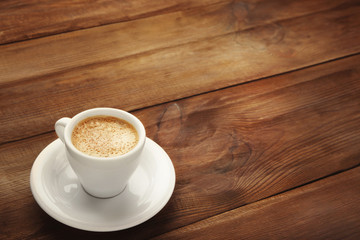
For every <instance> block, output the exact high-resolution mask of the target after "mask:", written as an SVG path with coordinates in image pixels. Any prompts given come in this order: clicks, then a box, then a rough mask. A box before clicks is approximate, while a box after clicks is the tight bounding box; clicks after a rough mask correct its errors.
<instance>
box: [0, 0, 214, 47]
mask: <svg viewBox="0 0 360 240" xmlns="http://www.w3.org/2000/svg"><path fill="white" fill-rule="evenodd" d="M216 2H218V1H216V0H214V1H212V0H202V1H192V0H176V1H164V0H161V1H142V0H137V1H116V0H108V1H89V0H80V1H76V2H75V1H71V0H66V1H61V2H59V1H53V0H43V1H35V0H28V1H26V2H24V1H9V0H7V1H6V0H5V1H1V2H0V19H1V21H0V44H5V43H10V42H14V41H22V40H27V39H32V38H39V37H44V36H48V35H54V34H58V33H63V32H69V31H75V30H79V29H84V28H91V27H96V26H101V25H104V24H112V23H117V22H123V21H129V20H134V19H138V18H144V17H148V16H154V15H158V14H164V13H169V12H174V11H180V10H184V9H188V8H194V7H199V6H202V5H207V4H213V3H216Z"/></svg>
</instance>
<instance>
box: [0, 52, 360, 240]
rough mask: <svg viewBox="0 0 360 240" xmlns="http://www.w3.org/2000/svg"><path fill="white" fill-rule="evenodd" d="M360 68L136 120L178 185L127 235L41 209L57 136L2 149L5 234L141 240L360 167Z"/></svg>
mask: <svg viewBox="0 0 360 240" xmlns="http://www.w3.org/2000/svg"><path fill="white" fill-rule="evenodd" d="M359 59H360V56H353V57H349V58H346V59H343V60H338V61H336V62H330V63H326V64H322V65H318V66H315V67H311V68H307V69H303V70H301V71H295V72H291V73H288V74H284V75H281V76H277V77H273V78H269V79H263V80H259V81H255V82H251V83H247V84H243V85H239V86H236V87H231V88H227V89H223V90H219V91H215V92H211V93H207V94H202V95H199V96H195V97H191V98H187V99H183V100H179V101H175V102H171V103H167V104H162V105H159V106H156V107H151V108H147V109H142V110H139V111H135V112H134V114H135V115H136V116H138V117H139V118H140V119H141V120H142V121H143V122H144V124H145V126H146V130H147V135H148V137H150V138H151V139H154V140H155V141H156V142H158V143H159V144H160V145H161V146H162V147H163V148H164V149H165V150H166V151H167V153H168V154H169V156H170V157H171V159H172V161H173V163H174V165H175V169H176V174H177V180H176V187H175V192H174V194H173V196H172V198H171V200H170V202H169V203H168V205H167V206H166V207H165V209H164V210H163V211H161V212H160V213H159V214H158V215H157V216H155V217H154V218H152V219H151V220H149V221H147V222H146V223H143V224H142V225H141V226H138V227H135V228H132V229H129V230H126V231H121V232H115V233H110V234H93V233H89V232H84V231H78V230H75V229H72V228H69V227H66V226H64V225H63V224H60V223H57V222H56V221H55V220H51V218H50V217H48V216H47V215H46V214H45V213H43V212H42V211H41V210H40V208H39V207H37V205H36V203H35V201H34V200H33V198H32V196H31V193H30V189H29V182H28V181H29V174H30V166H31V164H32V162H33V161H34V159H35V158H36V156H37V154H38V153H39V152H40V150H41V149H42V148H43V147H45V146H46V145H47V144H49V143H50V142H51V141H52V140H53V139H55V134H54V132H51V133H48V134H43V135H39V136H36V137H32V138H28V139H24V140H21V141H16V142H11V143H6V144H2V145H0V152H1V153H2V154H1V155H0V158H1V159H0V176H1V181H0V190H1V193H2V194H1V196H0V197H1V202H2V204H1V205H0V212H2V213H3V212H4V216H6V218H5V219H7V221H6V223H7V224H5V225H3V227H2V231H1V232H0V233H1V234H3V235H4V236H5V237H6V236H10V235H11V236H14V235H15V236H14V237H15V238H25V236H28V237H33V238H35V237H37V238H41V237H44V238H51V237H53V236H54V235H56V236H57V237H58V238H66V236H67V235H68V234H70V235H72V236H76V237H79V238H80V239H84V238H86V239H96V238H105V239H111V238H119V237H124V238H126V237H130V236H131V237H134V238H142V239H144V238H149V237H151V236H157V235H160V234H163V233H166V232H169V231H171V230H174V229H177V228H179V227H183V226H186V225H188V224H191V223H194V222H197V221H200V220H203V219H206V218H209V217H212V216H215V215H217V214H221V213H223V212H227V211H229V210H232V209H235V208H238V207H241V206H243V205H246V204H249V203H253V202H256V201H258V200H260V199H264V198H267V197H269V196H272V195H275V194H277V193H280V192H284V191H286V190H289V189H292V188H295V187H297V186H301V185H303V184H306V183H308V182H311V181H314V180H317V179H319V178H323V177H326V176H329V175H331V174H334V173H336V172H338V171H343V170H346V169H349V168H352V167H354V166H357V165H359V164H360V158H359V155H360V101H359V99H360V84H359V79H360V78H359V76H360V66H359V64H358V62H359ZM19 213H23V214H20V215H19ZM159 225H161V226H162V227H161V228H154V227H152V226H159ZM17 229H21V231H17ZM53 234H54V235H53ZM0 237H1V236H0Z"/></svg>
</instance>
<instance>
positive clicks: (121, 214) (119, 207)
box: [30, 138, 175, 232]
mask: <svg viewBox="0 0 360 240" xmlns="http://www.w3.org/2000/svg"><path fill="white" fill-rule="evenodd" d="M30 186H31V191H32V193H33V195H34V198H35V200H36V201H37V202H38V204H39V205H40V207H41V208H42V209H43V210H44V211H45V212H46V213H47V214H49V215H50V216H51V217H53V218H55V219H56V220H58V221H60V222H62V223H64V224H66V225H69V226H71V227H74V228H78V229H82V230H88V231H96V232H108V231H116V230H122V229H126V228H130V227H133V226H136V225H138V224H140V223H143V222H145V221H146V220H148V219H150V218H151V217H153V216H154V215H155V214H157V213H158V212H159V211H160V210H161V209H162V208H163V207H164V206H165V205H166V203H167V202H168V201H169V199H170V197H171V195H172V193H173V191H174V187H175V170H174V166H173V164H172V162H171V160H170V158H169V156H168V155H167V154H166V152H165V151H164V150H163V149H162V148H161V147H160V146H159V145H158V144H156V143H155V142H154V141H152V140H151V139H149V138H147V139H146V143H145V148H144V151H143V153H142V159H141V163H140V166H139V167H138V168H137V170H136V171H135V173H134V175H133V176H132V177H131V179H130V180H129V183H128V185H127V186H126V188H125V190H124V191H123V192H122V193H121V194H119V195H118V196H116V197H113V198H108V199H99V198H95V197H92V196H90V195H88V194H87V193H85V191H84V190H83V188H82V187H81V185H80V183H79V181H78V179H77V177H76V175H75V173H74V172H73V170H72V169H71V167H70V165H69V164H68V162H67V160H66V158H65V146H64V145H63V143H62V142H61V140H60V139H57V140H55V141H54V142H52V143H51V144H49V145H48V146H47V147H46V148H45V149H44V150H43V151H42V152H41V153H40V154H39V156H38V157H37V158H36V160H35V162H34V164H33V167H32V169H31V174H30Z"/></svg>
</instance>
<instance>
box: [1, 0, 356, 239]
mask: <svg viewBox="0 0 360 240" xmlns="http://www.w3.org/2000/svg"><path fill="white" fill-rule="evenodd" d="M94 107H115V108H120V109H124V110H127V111H130V112H132V113H133V114H134V115H136V116H137V117H139V118H140V120H142V121H143V122H144V125H145V127H146V131H147V136H148V137H149V138H151V139H153V140H154V141H155V142H157V143H158V144H159V145H160V146H162V147H163V149H164V150H165V151H166V152H167V153H168V155H169V156H170V158H171V160H172V162H173V164H174V167H175V171H176V185H175V190H174V193H173V195H172V197H171V199H170V201H169V202H168V203H167V205H166V206H165V207H164V208H163V209H162V210H161V211H160V212H159V213H158V214H157V215H156V216H154V217H153V218H151V219H150V220H148V221H146V222H145V223H142V224H140V225H138V226H136V227H133V228H130V229H126V230H122V231H115V232H107V233H95V232H88V231H83V230H78V229H75V228H72V227H69V226H66V225H64V224H62V223H60V222H58V221H56V220H54V219H53V218H51V217H50V216H49V215H47V214H46V213H45V212H44V211H43V210H42V209H41V208H40V207H39V205H38V204H37V202H36V201H35V199H34V197H33V196H32V193H31V190H30V182H29V181H30V180H29V177H30V171H31V167H32V164H33V163H34V161H35V159H36V157H37V156H38V154H39V153H40V152H41V150H42V149H44V148H45V147H46V146H47V145H48V144H50V143H51V142H52V141H54V140H55V139H56V138H57V136H56V134H55V132H54V123H55V121H56V120H57V119H59V118H61V117H64V116H67V117H72V116H74V115H75V114H76V113H78V112H80V111H83V110H85V109H89V108H94ZM0 114H1V117H0V193H1V194H0V239H73V238H74V239H149V238H154V239H360V1H359V0H335V1H334V0H317V1H312V0H306V1H295V0H274V1H261V0H246V1H227V0H222V1H221V0H201V1H195V0H174V1H165V0H158V1H150V0H148V1H145V0H132V1H130V0H126V1H115V0H106V1H89V0H77V1H73V0H63V1H54V0H42V1H34V0H28V1H20V0H18V1H10V0H4V1H1V2H0Z"/></svg>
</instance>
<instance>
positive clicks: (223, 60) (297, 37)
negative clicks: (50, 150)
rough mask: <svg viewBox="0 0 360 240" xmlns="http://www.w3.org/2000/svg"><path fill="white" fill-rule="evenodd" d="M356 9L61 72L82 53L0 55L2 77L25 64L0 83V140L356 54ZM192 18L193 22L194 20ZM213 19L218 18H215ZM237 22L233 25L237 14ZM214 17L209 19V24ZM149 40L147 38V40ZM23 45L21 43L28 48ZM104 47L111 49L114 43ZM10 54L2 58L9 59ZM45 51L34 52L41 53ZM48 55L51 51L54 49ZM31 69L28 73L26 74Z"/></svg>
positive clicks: (351, 6) (349, 6) (358, 19)
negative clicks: (93, 111) (90, 112)
mask: <svg viewBox="0 0 360 240" xmlns="http://www.w3.org/2000/svg"><path fill="white" fill-rule="evenodd" d="M210 9H211V10H212V11H215V12H213V13H214V16H223V14H222V13H223V11H225V12H227V13H229V11H228V10H226V9H227V8H226V7H225V8H224V9H222V8H221V9H220V10H219V9H216V8H215V9H214V8H213V7H212V8H210ZM208 10H209V9H208ZM358 10H359V7H358V6H356V4H352V3H349V4H345V5H344V6H342V7H341V8H336V9H331V10H327V11H321V12H319V13H314V14H310V15H307V16H304V17H297V18H291V19H285V20H280V21H278V22H276V23H270V24H267V25H262V26H257V27H254V28H250V29H247V30H244V31H239V32H235V33H228V34H225V35H223V36H218V37H212V38H209V39H202V40H199V41H194V42H191V43H187V44H180V45H178V46H173V47H165V48H161V49H153V50H151V51H150V50H149V51H147V50H144V49H143V50H142V51H144V52H141V53H131V54H133V55H129V56H125V57H124V58H121V57H120V58H119V59H117V58H116V59H113V60H107V59H101V58H102V55H101V54H100V55H97V54H95V53H91V52H90V53H91V54H90V55H92V54H93V55H92V57H91V58H99V59H101V61H103V60H104V62H101V61H100V62H98V63H93V64H90V65H85V66H77V67H75V68H73V69H65V70H62V68H63V65H62V62H66V59H69V61H76V60H70V59H77V58H78V57H79V56H81V55H79V56H78V55H77V54H78V53H77V52H72V51H70V52H69V54H68V55H67V54H65V56H67V57H68V58H62V57H60V60H59V61H55V62H57V65H56V66H54V67H53V68H52V67H51V64H52V63H53V62H51V61H50V62H49V63H45V60H44V61H40V62H38V63H39V64H38V66H37V64H29V68H27V67H26V65H27V63H29V62H37V60H34V58H35V59H37V57H36V56H34V57H33V58H32V57H30V55H28V58H27V59H25V60H24V59H23V58H20V59H17V58H12V59H13V61H11V63H12V64H6V61H4V60H3V63H4V62H5V64H2V65H0V68H1V66H2V67H3V69H2V70H1V72H3V73H5V74H4V77H3V79H5V78H6V76H15V75H16V74H17V73H16V72H17V70H16V69H14V68H13V66H15V65H16V64H14V63H15V59H17V61H18V62H19V64H20V65H22V67H21V68H20V69H19V71H18V72H19V74H20V75H21V76H18V77H14V78H13V79H12V80H7V81H5V82H3V85H2V86H1V88H0V113H1V115H2V116H5V117H3V118H1V119H0V142H7V141H12V140H16V139H20V138H23V137H28V136H32V135H35V134H39V133H42V132H47V131H50V130H52V129H53V124H54V122H55V121H56V120H57V119H58V118H60V117H62V116H64V115H67V116H72V115H74V114H75V113H77V112H79V111H81V110H84V109H87V108H92V107H96V106H111V107H117V108H122V109H125V110H134V109H139V108H144V107H148V106H152V105H154V104H160V103H163V102H166V101H171V100H174V99H179V98H184V97H188V96H192V95H194V94H200V93H203V92H207V91H212V90H216V89H219V88H223V87H227V86H231V85H234V84H238V83H242V82H246V81H251V80H254V79H258V78H262V77H267V76H271V75H274V74H279V73H282V72H286V71H291V70H294V69H297V68H302V67H304V66H307V65H309V64H310V65H311V64H317V63H319V62H323V61H328V60H330V59H333V58H338V57H342V56H345V55H349V54H354V53H357V52H359V50H360V46H359V44H358V42H359V41H360V39H359V38H360V33H359V31H356V30H357V28H358V23H359V22H360V16H359V14H357V13H358ZM210 12H211V11H210ZM217 13H218V14H219V15H218V14H217ZM204 14H205V13H204ZM208 14H209V16H212V15H211V14H210V13H208ZM205 15H206V14H205ZM174 16H176V15H174ZM174 16H173V17H174ZM190 16H192V17H189V18H190V19H192V18H193V17H194V15H191V14H190ZM177 17H179V16H177ZM194 18H195V19H197V18H196V17H194ZM159 19H163V18H160V17H159ZM174 19H175V18H174ZM180 19H188V17H186V16H184V18H180ZM206 19H207V18H206ZM211 19H214V20H218V18H217V17H214V18H211ZM163 20H164V19H163ZM154 21H155V20H154ZM178 21H179V20H178ZM184 21H185V22H187V20H184ZM234 21H235V22H234V23H236V22H237V18H236V19H235V20H234ZM194 22H196V21H194ZM211 22H212V21H210V20H209V22H208V23H211ZM152 23H154V22H152ZM226 25H228V24H220V26H226ZM329 25H331V26H332V27H331V28H330V29H329V28H328V27H327V26H329ZM309 26H310V27H309ZM220 28H221V27H220ZM208 32H211V31H208ZM185 33H186V31H184V32H183V34H185ZM74 34H79V32H76V33H74ZM80 35H81V34H80ZM163 36H164V35H163ZM125 39H129V38H125ZM149 39H151V38H149ZM156 39H158V38H156ZM164 39H165V38H163V39H162V41H165V40H164ZM167 39H168V38H167ZM34 41H35V40H34ZM41 41H45V39H41ZM84 41H85V40H84ZM149 41H150V43H151V41H152V40H149ZM149 41H148V42H149ZM182 41H183V40H182ZM29 42H30V41H29ZM55 42H56V41H55ZM70 42H71V41H70ZM70 42H69V43H70ZM185 42H186V41H185ZM44 43H45V42H44ZM85 43H86V41H85ZM138 43H139V42H138ZM26 44H27V43H24V45H23V47H24V49H23V51H25V52H26ZM118 44H120V43H118ZM85 45H86V47H87V46H88V45H87V44H85ZM175 45H176V43H175ZM75 46H78V45H76V44H75ZM133 46H134V47H135V46H136V45H133ZM10 47H11V46H10ZM44 48H45V47H44ZM49 49H52V48H49ZM54 49H56V48H54ZM104 49H111V51H112V50H113V51H114V52H116V48H114V49H112V48H107V47H104ZM120 49H123V48H120ZM20 50H21V48H18V49H17V50H16V51H12V54H15V55H16V53H17V52H21V51H20ZM62 50H64V49H63V48H60V49H58V50H57V51H62ZM102 50H103V49H102ZM49 51H50V50H49ZM108 51H110V50H108ZM108 51H105V52H108ZM4 52H6V51H4ZM4 52H3V53H4ZM10 52H11V51H10ZM10 52H8V53H7V56H8V57H7V58H3V59H10V58H11V56H12V54H10ZM64 52H66V51H65V50H64ZM99 52H101V51H99ZM43 53H44V52H42V51H40V50H39V53H38V55H41V54H43ZM96 53H98V52H96ZM38 55H37V56H38ZM50 55H51V56H53V53H51V54H50ZM2 56H4V55H2ZM19 56H21V54H20V55H18V57H19ZM43 59H46V57H45V58H43ZM49 59H53V58H49ZM78 59H80V60H79V62H78V63H81V62H82V61H83V60H81V59H82V58H78ZM84 61H86V60H84ZM60 62H61V63H60ZM24 63H25V64H24ZM40 63H41V64H40ZM42 64H45V68H44V69H45V70H44V71H45V72H42V73H41V74H43V75H39V76H35V75H33V76H32V74H36V72H41V71H42V70H41V69H42V68H41V66H42ZM71 64H75V62H72V63H71ZM71 64H70V65H71ZM84 64H89V62H85V63H84ZM70 65H69V66H70ZM80 65H81V64H80ZM4 66H5V67H4ZM30 66H31V67H30ZM69 66H68V67H69ZM32 67H34V71H33V70H31V69H32ZM65 68H67V67H65ZM51 69H52V70H51ZM52 71H54V72H52ZM28 72H30V73H29V76H30V77H29V78H27V77H26V75H27V73H28ZM31 76H32V77H31ZM11 78H12V77H11ZM13 80H14V82H13ZM39 92H41V93H42V95H41V96H39ZM44 99H47V101H44ZM14 129H16V130H15V131H14Z"/></svg>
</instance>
